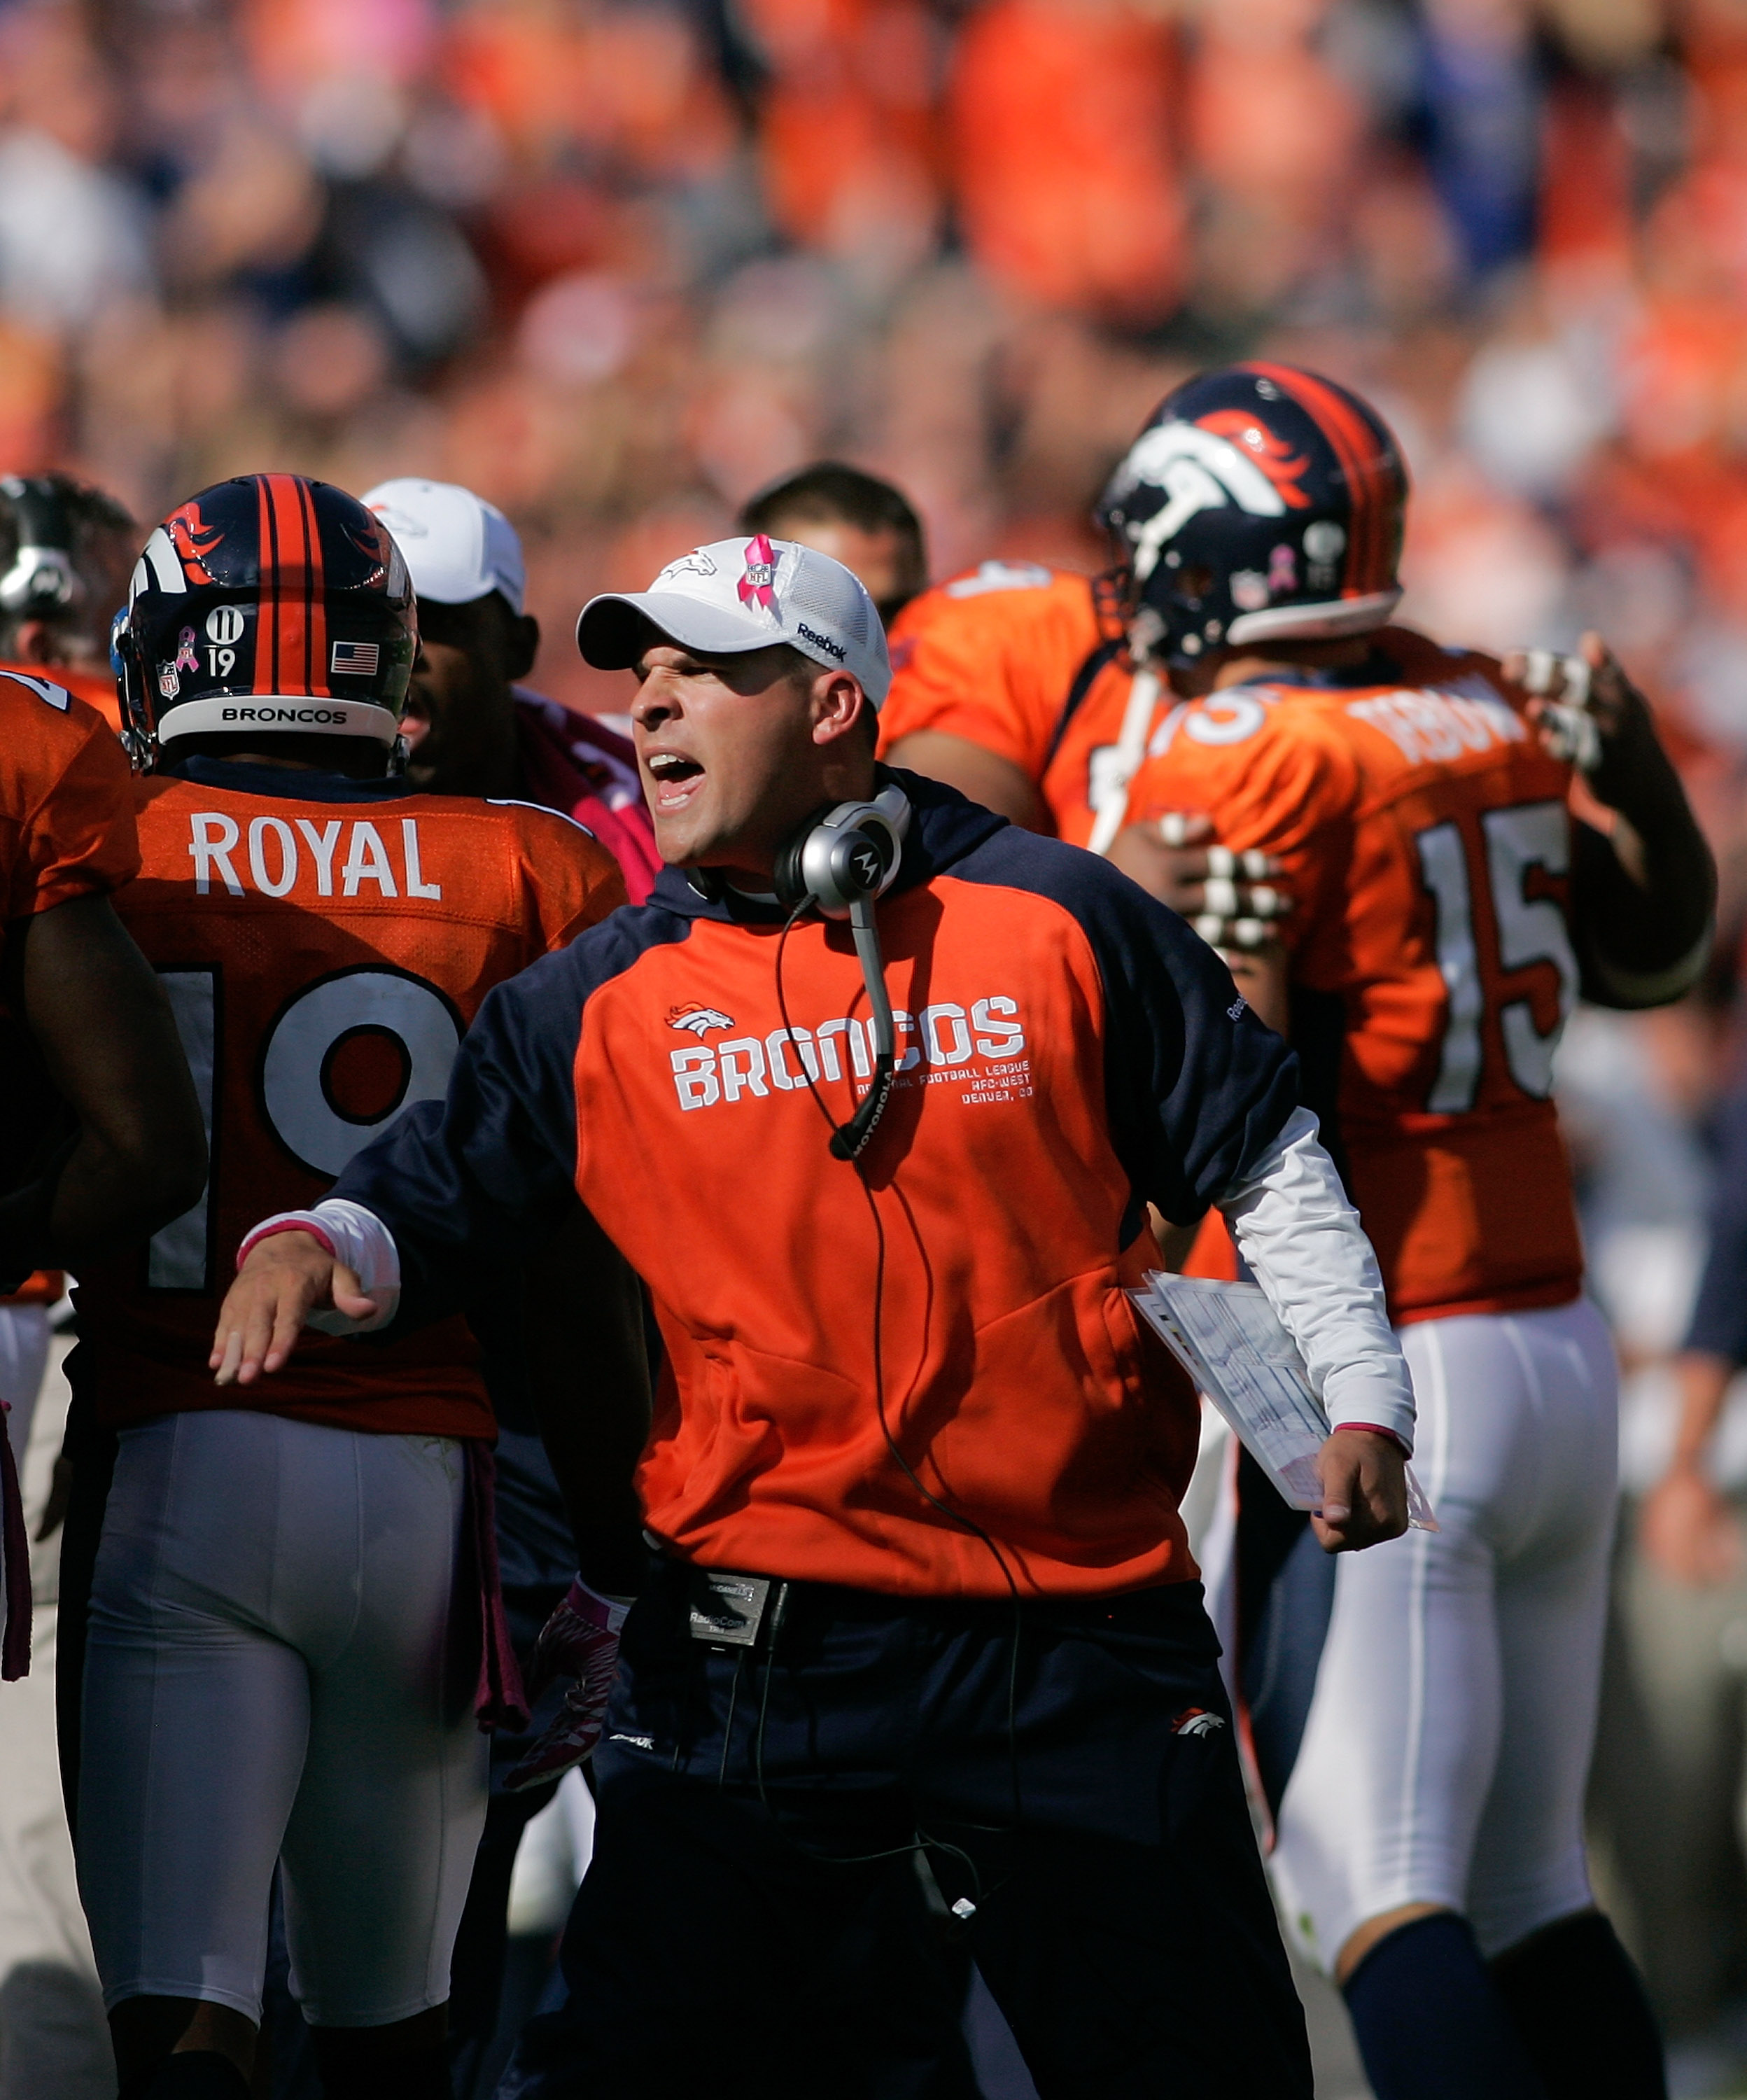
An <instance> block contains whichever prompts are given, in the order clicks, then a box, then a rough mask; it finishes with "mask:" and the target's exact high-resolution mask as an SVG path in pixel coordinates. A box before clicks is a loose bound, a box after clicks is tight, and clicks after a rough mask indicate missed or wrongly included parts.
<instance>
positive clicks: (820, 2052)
mask: <svg viewBox="0 0 1747 2100" xmlns="http://www.w3.org/2000/svg"><path fill="white" fill-rule="evenodd" d="M689 1582H690V1571H688V1570H687V1569H686V1568H682V1567H678V1566H676V1565H673V1564H664V1566H663V1567H662V1568H660V1570H659V1572H658V1573H657V1575H656V1577H655V1582H654V1584H653V1586H652V1587H651V1589H650V1590H648V1591H647V1592H646V1594H645V1595H644V1596H643V1597H642V1599H640V1600H639V1602H638V1603H637V1606H636V1607H635V1608H634V1609H633V1612H632V1614H631V1617H630V1619H629V1621H628V1623H627V1626H626V1628H625V1638H624V1659H623V1666H622V1670H621V1674H620V1681H619V1685H618V1688H617V1691H616V1692H615V1696H614V1701H613V1705H612V1709H611V1714H610V1716H609V1718H608V1722H607V1740H605V1742H604V1743H603V1745H602V1749H601V1750H600V1752H599V1753H598V1756H597V1760H596V1773H597V1784H598V1801H599V1817H598V1824H597V1828H596V1839H595V1846H596V1849H595V1855H594V1861H593V1865H592V1866H591V1868H589V1874H588V1877H587V1879H586V1880H585V1882H584V1883H583V1886H582V1888H581V1890H580V1893H579V1895H578V1896H577V1899H576V1907H575V1908H574V1910H573V1911H572V1913H571V1920H570V1923H569V1926H568V1928H567V1931H566V1935H565V1941H564V1948H563V1954H562V1961H563V1966H564V1972H565V1975H566V1979H567V1983H568V1984H569V1991H570V1995H569V1998H568V2001H567V2004H566V2005H564V2007H563V2008H562V2010H560V2011H559V2012H558V2013H555V2014H549V2015H546V2016H545V2017H543V2018H540V2019H537V2020H536V2021H534V2022H532V2023H530V2025H529V2027H528V2028H527V2031H526V2032H525V2033H524V2035H523V2040H522V2043H521V2046H520V2047H519V2049H518V2051H517V2054H516V2058H515V2060H514V2063H513V2064H512V2066H511V2069H510V2072H509V2074H508V2075H507V2076H506V2078H505V2082H504V2084H503V2085H502V2086H501V2088H500V2096H501V2100H510V2096H514V2100H561V2096H564V2097H565V2100H568V2096H572V2095H574V2096H577V2100H580V2097H581V2096H583V2095H587V2096H588V2100H633V2096H635V2100H678V2096H680V2095H682V2094H683V2095H686V2096H687V2100H694V2096H696V2095H698V2094H700V2093H708V2094H709V2095H710V2096H711V2100H726V2096H729V2095H736V2096H738V2095H742V2094H744V2095H748V2096H749V2095H752V2094H753V2093H757V2094H759V2095H761V2096H764V2100H769V2096H771V2095H774V2094H787V2093H797V2094H798V2093H830V2094H831V2095H832V2100H851V2096H867V2100H875V2096H878V2100H887V2096H897V2095H900V2094H903V2095H914V2096H917V2100H922V2096H924V2095H927V2094H928V2093H930V2092H931V2090H934V2089H937V2087H936V2084H935V2081H936V2080H937V2077H938V2076H939V2050H938V2038H939V2035H940V2032H941V2023H942V2018H943V2017H944V2018H949V2019H951V2018H955V2016H956V2011H957V2008H956V2006H955V2005H950V2004H949V2005H942V2004H941V2003H939V2002H938V2001H939V1999H940V1996H941V1988H942V1978H943V1977H944V1976H945V1975H946V1974H951V1973H952V1970H953V1968H954V1967H955V1965H948V1964H942V1962H941V1961H939V1960H938V1959H937V1954H936V1951H935V1948H933V1947H932V1946H930V1945H929V1943H928V1940H927V1935H926V1931H925V1930H924V1921H926V1913H924V1911H923V1910H922V1908H921V1907H920V1906H919V1905H918V1904H917V1902H916V1899H915V1896H916V1888H917V1875H916V1868H915V1848H916V1846H917V1845H918V1843H919V1842H920V1845H921V1846H923V1848H924V1851H925V1852H926V1855H927V1857H928V1860H929V1865H930V1867H931V1868H932V1869H933V1875H934V1877H935V1879H936V1881H937V1882H938V1884H939V1886H940V1889H941V1891H942V1894H943V1895H945V1897H946V1902H947V1904H949V1905H963V1906H964V1907H965V1908H964V1915H963V1918H962V1921H956V1922H955V1921H933V1922H932V1924H930V1925H929V1929H930V1930H940V1931H950V1932H955V1933H960V1934H962V1935H964V1939H965V1942H966V1943H968V1947H969V1948H970V1950H971V1951H972V1952H973V1954H974V1956H975V1958H976V1960H977V1965H978V1966H979V1967H980V1968H981V1970H982V1974H983V1975H984V1977H985V1979H986V1981H987V1983H988V1984H989V1987H990V1990H991V1991H992V1992H994V1994H995V1997H996V1999H997V2000H998V2001H999V2004H1000V2006H1001V2009H1002V2010H1003V2012H1004V2014H1005V2015H1006V2017H1007V2019H1008V2023H1009V2024H1010V2025H1011V2027H1012V2030H1013V2032H1014V2034H1015V2036H1017V2040H1018V2041H1019V2045H1020V2047H1021V2049H1022V2050H1023V2051H1024V2054H1025V2057H1026V2063H1027V2064H1028V2065H1029V2066H1030V2071H1031V2075H1032V2076H1033V2078H1034V2080H1035V2082H1036V2085H1037V2087H1038V2089H1039V2093H1040V2094H1041V2095H1042V2096H1043V2100H1058V2096H1059V2100H1070V2096H1071V2100H1080V2096H1085V2100H1092V2096H1096V2100H1130V2096H1133V2100H1140V2096H1142V2095H1144V2096H1145V2100H1164V2097H1165V2096H1170V2095H1176V2094H1182V2095H1185V2096H1188V2095H1190V2094H1194V2095H1197V2096H1199V2095H1203V2094H1207V2093H1218V2094H1220V2096H1221V2100H1309V2096H1310V2093H1311V2090H1312V2086H1311V2071H1310V2059H1309V2051H1308V2045H1307V2044H1306V2040H1305V2035H1304V2017H1303V2014H1302V2012H1301V2010H1300V2009H1299V2003H1298V1999H1297V1996H1296V1994H1295V1991H1294V1989H1293V1986H1292V1982H1291V1978H1290V1973H1289V1971H1288V1969H1287V1965H1286V1957H1285V1954H1284V1952H1283V1950H1282V1946H1281V1943H1280V1937H1279V1933H1278V1930H1277V1926H1276V1925H1275V1921H1274V1914H1273V1906H1272V1904H1271V1903H1270V1901H1269V1899H1268V1889H1267V1886H1266V1882H1265V1880H1264V1876H1263V1873H1262V1866H1261V1862H1260V1859H1259V1857H1258V1855H1257V1852H1256V1847H1255V1838H1254V1836H1253V1834H1252V1832H1251V1824H1250V1818H1249V1814H1248V1811H1247V1809H1246V1804H1245V1801H1244V1795H1243V1787H1242V1780H1241V1777H1240V1774H1239V1770H1238V1764H1237V1754H1236V1751H1235V1748H1234V1745H1233V1740H1232V1730H1231V1724H1230V1715H1229V1709H1228V1707H1227V1705H1226V1701H1225V1696H1224V1691H1223V1688H1222V1687H1221V1685H1220V1678H1219V1672H1218V1670H1217V1667H1216V1658H1217V1656H1218V1643H1217V1642H1216V1640H1215V1636H1214V1633H1213V1629H1212V1627H1211V1624H1210V1623H1209V1621H1208V1619H1207V1613H1206V1611H1205V1609H1204V1608H1203V1606H1202V1595H1201V1590H1200V1587H1199V1586H1198V1585H1197V1584H1192V1583H1184V1584H1177V1585H1173V1586H1170V1587H1167V1588H1162V1589H1155V1590H1143V1591H1138V1592H1135V1593H1132V1594H1130V1595H1123V1596H1119V1597H1110V1598H1101V1599H1093V1600H1090V1601H1086V1600H1080V1601H1076V1602H1072V1603H1069V1602H1060V1603H1056V1602H1035V1603H1028V1604H1023V1605H1021V1606H1018V1607H1017V1608H1016V1607H1015V1606H1013V1605H1012V1604H1010V1603H1006V1602H999V1603H984V1602H980V1601H965V1600H960V1599H941V1600H933V1599H923V1600H918V1599H902V1598H893V1597H887V1596H876V1595H870V1594H868V1593H866V1592H862V1591H858V1590H845V1589H836V1588H831V1587H827V1586H823V1585H811V1584H804V1583H796V1584H792V1585H791V1586H789V1590H788V1595H787V1600H786V1604H785V1608H784V1612H783V1620H782V1624H781V1627H780V1630H779V1634H778V1636H777V1638H776V1639H775V1641H774V1643H766V1644H765V1647H764V1648H762V1649H761V1651H759V1652H752V1653H748V1652H739V1653H736V1654H723V1653H720V1652H715V1651H712V1649H710V1648H706V1647H704V1645H702V1644H700V1643H698V1642H696V1641H695V1640H693V1639H691V1638H690V1632H689V1629H688V1601H689V1600H688V1585H689ZM1016 1642H1017V1647H1016Z"/></svg>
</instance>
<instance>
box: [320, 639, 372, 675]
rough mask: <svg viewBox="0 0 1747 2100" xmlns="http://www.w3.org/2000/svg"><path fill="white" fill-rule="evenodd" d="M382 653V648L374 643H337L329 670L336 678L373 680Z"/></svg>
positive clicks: (330, 660)
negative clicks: (346, 676)
mask: <svg viewBox="0 0 1747 2100" xmlns="http://www.w3.org/2000/svg"><path fill="white" fill-rule="evenodd" d="M381 655H382V649H381V647H380V646H379V645H378V644H377V643H376V642H335V643H334V645H333V655H332V656H331V657H330V658H329V664H328V668H329V672H330V673H333V675H335V676H341V675H348V676H350V677H354V678H373V677H375V676H376V667H377V660H378V659H379V658H380V657H381Z"/></svg>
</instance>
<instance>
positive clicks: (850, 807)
mask: <svg viewBox="0 0 1747 2100" xmlns="http://www.w3.org/2000/svg"><path fill="white" fill-rule="evenodd" d="M909 828H910V804H909V801H908V800H907V798H906V796H905V795H904V792H903V791H902V788H898V787H887V788H885V789H883V790H882V791H881V792H880V793H879V794H878V795H876V796H875V797H874V799H873V801H871V802H840V803H838V804H837V805H836V807H835V808H832V809H827V810H821V811H819V812H817V813H816V814H814V815H813V816H811V817H810V818H808V820H807V822H806V823H805V824H804V825H803V826H802V827H801V830H800V831H799V832H796V835H795V836H794V837H793V838H792V840H790V841H789V843H788V844H787V845H786V846H785V847H784V848H783V851H782V852H781V854H779V856H778V858H777V864H776V893H777V896H778V898H779V899H780V900H781V902H783V903H784V904H786V905H787V907H789V909H790V910H791V911H797V912H798V911H803V910H805V908H806V907H808V906H809V905H810V906H812V907H813V908H814V910H816V911H818V912H820V913H821V914H822V915H823V916H824V917H826V918H827V919H847V920H849V931H850V933H851V935H852V937H854V942H855V953H856V955H857V957H858V960H859V961H860V963H861V966H862V981H863V982H864V983H865V984H866V985H867V1003H868V1006H869V1008H870V1010H871V1012H870V1018H871V1022H872V1033H873V1052H874V1056H873V1065H874V1071H873V1083H872V1085H871V1087H869V1088H868V1090H867V1093H866V1094H865V1095H864V1096H863V1097H862V1103H861V1105H860V1107H859V1108H858V1109H857V1110H856V1111H855V1114H854V1115H853V1116H851V1117H850V1118H849V1121H848V1122H847V1123H843V1124H841V1125H840V1126H839V1127H837V1128H836V1130H834V1131H833V1132H832V1140H831V1149H832V1154H833V1156H834V1157H835V1158H838V1159H854V1158H857V1157H858V1155H859V1154H860V1153H861V1151H862V1148H863V1147H864V1146H865V1145H867V1140H869V1138H871V1136H873V1133H874V1128H875V1126H876V1124H877V1123H878V1122H879V1120H880V1117H881V1116H882V1115H883V1114H885V1105H886V1102H887V1101H888V1100H889V1098H890V1096H891V1092H892V1085H893V1080H894V1079H896V1077H897V1074H898V1031H897V1030H896V1029H895V1027H894V1026H893V1021H892V1002H891V1000H890V999H889V998H888V997H887V995H886V989H885V958H884V956H883V955H881V953H880V929H879V928H878V926H877V925H876V923H875V920H874V906H875V905H876V903H877V902H878V901H879V900H880V898H882V897H883V896H885V893H886V892H887V890H889V889H890V888H891V886H892V885H893V882H895V881H896V880H897V879H898V862H899V860H900V859H901V858H902V854H903V849H904V835H905V833H906V832H907V831H908V830H909Z"/></svg>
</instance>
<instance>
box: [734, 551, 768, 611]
mask: <svg viewBox="0 0 1747 2100" xmlns="http://www.w3.org/2000/svg"><path fill="white" fill-rule="evenodd" d="M775 585H776V549H774V547H773V546H772V545H771V544H770V540H768V539H767V538H766V536H765V535H764V534H763V533H762V532H761V533H760V534H759V535H758V536H757V539H754V540H748V541H747V543H746V567H745V569H744V571H743V572H742V574H741V577H740V580H739V585H738V589H739V593H740V602H741V603H742V604H743V605H761V606H762V607H764V609H765V611H766V612H768V613H771V614H774V612H775V611H776V589H775Z"/></svg>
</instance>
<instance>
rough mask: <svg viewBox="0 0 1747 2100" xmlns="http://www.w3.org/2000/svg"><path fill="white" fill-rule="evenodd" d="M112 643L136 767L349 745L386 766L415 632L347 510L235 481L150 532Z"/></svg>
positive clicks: (368, 520) (317, 484)
mask: <svg viewBox="0 0 1747 2100" xmlns="http://www.w3.org/2000/svg"><path fill="white" fill-rule="evenodd" d="M113 644H114V656H115V663H116V670H117V678H118V681H119V683H120V686H121V703H122V710H123V713H124V716H125V717H126V724H127V738H128V742H129V743H130V746H131V748H133V750H134V752H135V756H136V757H137V758H138V759H139V761H140V762H141V763H143V764H149V763H151V762H152V761H154V760H155V757H156V756H157V753H158V752H161V750H162V749H163V748H164V747H165V745H167V744H169V743H173V742H174V741H175V740H177V739H182V738H188V737H199V738H201V739H202V743H203V744H204V741H205V739H207V738H209V737H219V738H226V739H228V738H232V737H237V736H247V737H252V738H255V739H259V738H260V737H262V736H263V735H266V736H269V737H284V736H288V735H294V736H300V737H310V736H321V737H363V738H367V739H373V741H375V742H376V743H379V744H381V745H382V747H383V748H384V750H385V752H386V751H388V750H390V749H391V748H392V747H393V745H394V743H395V739H396V737H397V736H398V735H399V730H400V711H401V709H402V708H403V707H404V705H405V704H406V695H407V681H408V678H409V677H411V675H412V660H413V658H414V657H415V656H416V655H417V653H418V624H417V613H416V610H415V607H414V604H413V598H412V581H411V580H410V578H409V577H408V574H407V565H406V563H405V562H404V560H403V559H402V558H401V555H400V550H399V548H398V547H396V546H395V543H394V540H392V538H391V537H390V535H389V532H388V529H387V527H386V526H385V525H384V524H383V523H382V521H381V519H380V518H377V517H375V516H374V515H373V514H372V513H371V512H369V511H368V510H365V509H364V505H362V504H361V503H360V501H358V499H357V498H356V497H355V496H348V495H347V494H346V492H345V491H344V490H343V489H340V488H335V487H333V486H331V484H329V483H327V482H324V481H307V480H305V479H304V478H303V477H302V475H301V474H239V475H237V476H236V479H234V480H231V481H221V482H219V483H217V484H216V485H215V486H214V487H211V488H203V489H202V490H201V492H200V494H199V495H198V496H190V497H189V499H188V501H187V502H186V503H183V504H181V505H179V506H178V507H177V509H175V510H173V511H172V512H171V513H170V515H169V517H167V518H165V520H164V522H163V523H162V524H161V525H160V526H158V527H157V529H156V530H155V531H154V532H152V536H151V538H150V539H149V540H147V542H146V545H145V551H144V552H143V554H141V555H140V557H139V562H138V563H137V564H136V566H135V570H134V575H133V581H132V583H131V584H130V586H129V589H128V601H127V606H126V610H125V611H123V612H121V614H119V615H117V620H116V625H115V633H114V637H113ZM190 748H194V747H190Z"/></svg>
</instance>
